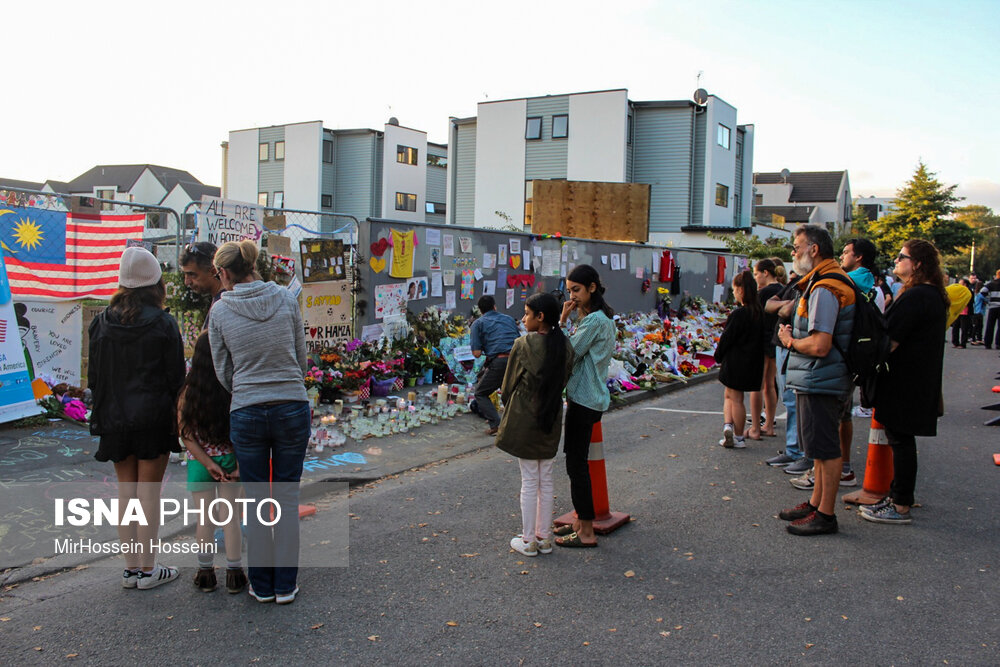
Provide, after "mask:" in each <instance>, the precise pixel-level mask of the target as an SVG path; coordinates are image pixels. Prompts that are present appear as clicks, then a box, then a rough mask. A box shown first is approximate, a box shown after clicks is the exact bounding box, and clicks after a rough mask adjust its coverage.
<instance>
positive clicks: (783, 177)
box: [781, 169, 792, 183]
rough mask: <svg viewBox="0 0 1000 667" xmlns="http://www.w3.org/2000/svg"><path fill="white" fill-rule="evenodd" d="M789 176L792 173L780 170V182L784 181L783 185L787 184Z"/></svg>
mask: <svg viewBox="0 0 1000 667" xmlns="http://www.w3.org/2000/svg"><path fill="white" fill-rule="evenodd" d="M791 175H792V172H790V171H788V170H787V169H782V170H781V180H782V181H784V182H785V183H787V182H788V177H789V176H791Z"/></svg>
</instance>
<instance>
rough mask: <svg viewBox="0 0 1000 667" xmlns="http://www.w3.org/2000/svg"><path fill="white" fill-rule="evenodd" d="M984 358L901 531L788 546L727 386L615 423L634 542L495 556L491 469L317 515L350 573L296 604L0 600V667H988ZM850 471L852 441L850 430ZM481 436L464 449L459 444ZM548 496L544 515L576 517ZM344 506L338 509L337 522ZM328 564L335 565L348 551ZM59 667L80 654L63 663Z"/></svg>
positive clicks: (312, 573) (926, 467) (18, 588)
mask: <svg viewBox="0 0 1000 667" xmlns="http://www.w3.org/2000/svg"><path fill="white" fill-rule="evenodd" d="M998 369H1000V359H998V358H997V356H996V352H987V351H985V350H982V349H974V348H970V349H968V350H952V349H951V348H950V346H949V349H948V351H947V357H946V378H945V385H946V389H945V402H946V409H947V414H946V416H945V417H944V418H942V420H941V422H940V427H939V433H940V434H939V436H938V437H937V438H935V439H922V440H918V447H919V452H920V466H921V467H920V472H919V475H918V483H917V502H918V503H919V505H920V506H919V507H916V508H915V509H914V517H915V519H914V523H913V525H911V526H883V525H877V524H871V523H867V522H864V521H862V520H861V519H860V518H858V517H857V516H856V513H855V512H854V510H853V508H848V507H847V506H845V505H844V504H843V503H840V504H839V506H838V515H839V520H840V527H841V532H840V533H839V534H837V535H833V536H821V537H815V538H800V537H794V536H791V535H788V534H787V533H786V532H785V529H784V526H785V524H784V522H782V521H779V520H778V519H777V518H776V516H775V515H776V513H777V511H778V510H779V509H781V508H782V507H787V506H791V505H794V504H796V503H798V502H801V500H803V499H805V497H806V496H805V492H802V491H798V490H796V489H794V488H793V487H792V486H791V485H789V484H788V479H790V477H789V476H788V475H784V474H783V473H782V472H781V471H778V470H774V469H771V468H768V467H767V466H766V465H764V464H763V463H762V461H763V459H765V458H767V457H768V456H770V455H772V454H773V453H774V452H775V451H776V450H777V449H778V447H779V446H780V445H779V442H778V440H776V439H767V440H765V441H764V442H762V443H752V444H751V446H750V447H748V449H746V450H743V451H739V450H725V449H723V448H721V447H719V446H718V445H717V444H716V442H717V440H718V438H719V432H720V429H721V415H719V414H704V413H712V412H718V411H719V410H720V408H721V396H722V391H721V387H720V386H719V385H718V384H715V383H710V384H702V385H699V386H695V387H691V388H688V389H685V390H684V391H680V392H677V393H674V394H671V395H668V396H664V397H661V398H658V399H655V400H653V401H648V402H644V403H639V404H637V405H634V406H631V407H628V408H624V409H621V410H616V411H613V412H610V413H608V414H607V415H606V416H605V420H604V436H605V447H606V451H607V455H608V475H609V480H610V488H611V499H612V508H613V509H615V510H620V511H627V512H629V513H631V514H632V516H633V519H634V521H633V522H632V523H630V524H629V525H627V526H625V527H624V528H622V529H621V530H619V531H617V532H616V533H614V534H612V535H610V536H608V537H606V538H603V539H602V540H601V542H600V547H599V548H597V549H593V550H566V549H558V548H557V549H556V552H555V553H553V554H552V555H549V556H544V555H543V556H539V557H536V558H525V557H523V556H519V555H517V554H515V553H514V552H512V551H510V549H509V547H508V541H509V540H510V538H511V537H512V536H513V535H514V534H515V533H516V532H518V531H519V525H520V521H519V516H518V513H519V509H518V501H517V494H518V489H519V477H518V471H517V465H516V463H515V462H514V461H513V460H512V459H511V457H509V456H506V455H504V454H502V453H500V452H498V451H496V450H493V449H485V450H481V451H477V452H472V453H469V454H463V455H459V456H455V457H453V458H450V459H448V460H446V461H443V462H440V463H436V464H430V465H427V466H424V467H422V468H420V469H417V470H413V471H410V472H406V473H403V474H400V475H393V476H390V477H388V478H385V479H381V480H379V481H377V482H372V483H369V484H366V485H363V486H358V487H355V489H354V490H353V491H352V492H351V494H350V498H349V501H348V500H347V499H345V498H344V497H342V496H340V497H332V498H327V499H321V501H320V502H319V505H320V507H321V510H320V511H319V512H318V513H317V514H316V516H315V517H314V518H311V519H308V520H307V521H306V522H304V523H303V526H302V528H303V535H304V541H305V542H307V543H315V542H317V541H323V540H327V541H330V542H332V543H333V544H335V545H336V544H338V543H339V541H340V540H342V539H343V537H344V536H343V532H344V529H343V527H342V526H343V525H344V524H345V523H347V524H348V525H349V527H350V536H349V537H350V539H349V565H348V566H346V567H310V568H304V569H303V570H302V571H301V572H300V577H299V581H300V586H301V589H302V592H301V593H300V595H299V598H298V600H297V601H296V602H295V603H294V604H292V605H290V606H287V607H277V606H275V605H273V604H268V605H265V604H259V603H257V602H255V601H253V600H252V599H251V598H249V596H247V595H245V594H244V595H239V596H230V595H227V594H226V593H225V592H223V591H218V592H215V593H212V594H203V593H200V592H199V591H198V590H197V589H195V588H194V587H193V586H192V585H191V583H190V582H191V577H192V576H193V573H194V567H193V566H194V562H193V557H191V556H186V557H177V556H175V557H172V559H165V560H166V561H167V562H172V563H174V564H177V565H181V566H184V567H183V569H182V579H181V580H180V581H178V582H175V583H172V584H169V585H167V586H163V587H160V588H157V589H154V590H150V591H138V590H123V589H122V588H121V587H120V585H119V582H118V579H119V576H120V570H119V569H113V568H107V567H101V566H99V565H98V564H93V565H91V566H89V567H87V568H86V569H82V570H76V571H68V572H64V573H61V574H55V575H52V576H48V577H45V578H43V579H42V580H39V581H27V582H23V583H20V584H17V585H15V586H13V587H6V588H5V589H4V591H3V594H2V598H0V634H2V637H3V646H4V658H3V659H4V661H5V662H6V661H9V662H10V663H11V664H48V663H52V662H62V661H66V660H68V659H72V660H75V661H80V662H85V663H87V664H101V665H117V664H132V663H135V662H138V661H143V662H149V663H151V664H177V663H182V664H211V663H218V664H246V663H264V664H287V663H303V662H307V663H333V664H405V665H416V664H429V663H443V664H462V665H465V664H504V665H506V664H560V663H561V664H610V663H614V664H623V663H629V662H632V663H637V664H732V663H741V664H771V663H788V662H792V661H795V662H804V663H809V664H879V665H881V664H886V665H888V664H952V665H954V664H983V665H986V664H990V665H994V664H998V663H1000V651H998V646H997V630H998V628H1000V584H998V581H997V576H996V567H997V558H998V549H997V546H998V537H997V536H998V534H1000V532H998V528H1000V526H998V523H1000V518H998V514H997V512H996V511H995V507H996V505H997V495H998V494H997V488H998V481H1000V477H998V476H1000V468H998V467H997V466H994V465H993V463H992V454H993V453H994V452H1000V442H998V440H1000V439H998V438H997V435H998V433H1000V431H997V430H996V428H995V427H984V426H982V425H981V424H982V422H983V420H984V419H986V418H988V417H989V416H991V413H986V412H983V411H981V410H979V409H978V406H980V405H983V404H986V403H990V402H993V400H994V398H993V396H994V395H993V394H991V393H990V391H989V390H990V387H992V386H993V385H994V384H996V381H995V380H994V379H993V375H994V372H995V371H996V370H998ZM855 429H856V437H855V448H854V450H855V456H854V458H855V460H856V463H857V466H856V467H857V468H858V469H859V470H860V469H862V468H863V463H864V457H865V450H866V444H865V442H864V441H865V440H866V438H865V436H866V434H867V424H866V423H865V422H864V420H860V419H856V420H855ZM469 437H474V436H469ZM561 466H562V458H561V457H560V459H559V460H558V464H557V475H556V494H557V498H556V512H557V513H562V512H564V511H566V510H568V509H570V505H569V492H568V483H567V481H566V478H565V475H564V474H563V473H562V469H561ZM348 502H349V506H348ZM340 548H346V542H344V543H343V544H341V546H340ZM67 656H71V657H67Z"/></svg>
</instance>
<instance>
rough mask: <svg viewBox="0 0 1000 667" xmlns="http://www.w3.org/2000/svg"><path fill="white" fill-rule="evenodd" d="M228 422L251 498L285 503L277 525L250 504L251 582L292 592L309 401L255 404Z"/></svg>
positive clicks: (269, 591)
mask: <svg viewBox="0 0 1000 667" xmlns="http://www.w3.org/2000/svg"><path fill="white" fill-rule="evenodd" d="M229 424H230V427H229V438H230V440H232V442H233V450H234V451H235V452H236V460H237V461H238V462H239V464H240V479H242V480H243V482H244V484H245V485H246V490H247V497H249V498H255V499H258V500H259V499H261V498H267V497H270V498H274V500H276V501H277V502H278V505H279V506H280V508H281V517H280V520H279V521H278V523H277V524H275V525H274V526H266V525H264V524H263V523H262V522H261V521H258V516H257V511H256V505H253V506H248V508H247V565H248V566H249V567H248V568H247V569H248V576H249V579H250V584H251V585H252V586H253V590H254V592H255V593H256V594H258V595H261V596H270V595H274V594H282V593H291V592H292V591H293V590H295V582H296V579H297V577H298V572H299V568H298V562H299V481H300V480H301V478H302V462H303V461H304V460H305V456H306V447H307V446H308V444H309V435H310V431H311V428H312V427H311V424H310V414H309V404H308V403H307V402H305V401H289V402H285V403H261V404H259V405H251V406H248V407H245V408H240V409H238V410H234V411H233V412H231V413H230V415H229ZM272 472H273V477H272ZM272 480H273V481H274V482H275V484H274V485H273V487H272V486H271V485H270V484H269V482H270V481H272ZM279 482H281V483H280V484H279ZM268 510H269V506H265V512H264V519H263V521H264V522H268V523H269V522H270V519H269V518H268V517H267V514H268Z"/></svg>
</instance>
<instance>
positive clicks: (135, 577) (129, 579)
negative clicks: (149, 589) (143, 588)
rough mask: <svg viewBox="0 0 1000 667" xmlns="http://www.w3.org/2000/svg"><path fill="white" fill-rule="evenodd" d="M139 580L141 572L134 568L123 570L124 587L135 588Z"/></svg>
mask: <svg viewBox="0 0 1000 667" xmlns="http://www.w3.org/2000/svg"><path fill="white" fill-rule="evenodd" d="M138 581H139V573H138V572H137V571H134V570H124V571H122V588H135V587H136V584H137V583H138Z"/></svg>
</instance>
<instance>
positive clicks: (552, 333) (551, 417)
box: [496, 293, 573, 556]
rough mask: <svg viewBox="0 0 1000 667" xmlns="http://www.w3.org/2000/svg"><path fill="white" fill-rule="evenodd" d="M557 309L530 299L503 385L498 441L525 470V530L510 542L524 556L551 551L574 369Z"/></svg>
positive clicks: (549, 300)
mask: <svg viewBox="0 0 1000 667" xmlns="http://www.w3.org/2000/svg"><path fill="white" fill-rule="evenodd" d="M559 313H560V307H559V302H558V301H557V300H556V298H555V297H554V296H552V295H551V294H544V293H541V294H533V295H532V296H531V297H529V298H528V300H527V301H526V302H525V304H524V318H523V322H524V327H525V329H527V330H528V335H526V336H523V337H521V338H518V339H517V340H516V341H514V346H513V348H511V351H510V358H509V359H508V360H507V371H506V373H505V374H504V379H503V385H502V386H501V387H500V395H501V396H502V397H503V402H504V413H503V419H501V421H500V431H499V433H497V440H496V445H497V447H499V448H500V449H502V450H503V451H505V452H507V453H509V454H513V455H514V456H516V457H517V458H518V463H519V464H520V468H521V534H520V535H516V536H515V537H514V538H513V539H511V541H510V546H511V548H512V549H513V550H514V551H516V552H518V553H519V554H521V555H524V556H536V555H538V554H539V553H546V554H547V553H551V552H552V464H553V459H555V456H556V452H557V451H558V449H559V436H560V432H561V426H562V406H563V401H562V394H563V389H564V388H565V387H566V382H567V380H569V374H570V371H571V369H572V367H573V349H572V348H571V347H570V346H569V345H568V344H567V342H566V337H565V336H564V335H563V332H562V330H561V329H560V328H559Z"/></svg>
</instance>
